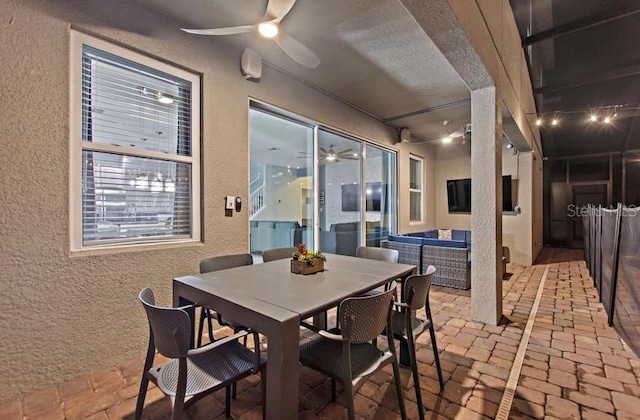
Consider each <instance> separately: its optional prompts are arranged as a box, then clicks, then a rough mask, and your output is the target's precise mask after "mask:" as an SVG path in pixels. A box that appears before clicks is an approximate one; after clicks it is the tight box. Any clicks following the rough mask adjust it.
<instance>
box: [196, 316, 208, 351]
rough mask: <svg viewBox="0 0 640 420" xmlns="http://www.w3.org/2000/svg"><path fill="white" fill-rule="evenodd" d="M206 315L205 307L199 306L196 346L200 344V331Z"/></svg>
mask: <svg viewBox="0 0 640 420" xmlns="http://www.w3.org/2000/svg"><path fill="white" fill-rule="evenodd" d="M205 316H207V309H206V308H205V307H201V308H200V322H198V344H197V345H196V347H200V346H201V345H202V333H203V332H204V331H203V330H204V318H205Z"/></svg>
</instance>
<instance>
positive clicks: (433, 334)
mask: <svg viewBox="0 0 640 420" xmlns="http://www.w3.org/2000/svg"><path fill="white" fill-rule="evenodd" d="M429 335H431V347H433V358H434V359H435V360H436V369H437V370H438V380H439V381H440V391H442V390H443V389H444V380H443V379H442V368H441V367H440V356H439V355H438V345H437V344H436V332H435V330H434V328H433V323H432V324H431V326H430V327H429Z"/></svg>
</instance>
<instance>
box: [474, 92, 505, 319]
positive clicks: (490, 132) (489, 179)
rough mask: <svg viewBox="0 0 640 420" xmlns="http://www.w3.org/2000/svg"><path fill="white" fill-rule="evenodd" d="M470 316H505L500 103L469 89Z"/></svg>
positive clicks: (493, 95)
mask: <svg viewBox="0 0 640 420" xmlns="http://www.w3.org/2000/svg"><path fill="white" fill-rule="evenodd" d="M471 127H472V139H471V203H472V207H471V229H472V235H471V318H472V319H473V320H474V321H479V322H484V323H487V324H491V325H497V324H498V322H500V318H502V100H501V99H500V97H499V96H498V95H497V92H496V88H495V86H490V87H485V88H482V89H477V90H473V91H471Z"/></svg>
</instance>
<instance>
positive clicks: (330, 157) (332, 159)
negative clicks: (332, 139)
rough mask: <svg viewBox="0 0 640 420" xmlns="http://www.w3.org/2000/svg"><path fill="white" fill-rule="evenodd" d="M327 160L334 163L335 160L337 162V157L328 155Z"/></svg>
mask: <svg viewBox="0 0 640 420" xmlns="http://www.w3.org/2000/svg"><path fill="white" fill-rule="evenodd" d="M327 160H330V161H334V160H336V156H335V155H327Z"/></svg>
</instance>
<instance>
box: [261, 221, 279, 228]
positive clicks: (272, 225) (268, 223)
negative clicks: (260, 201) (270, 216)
mask: <svg viewBox="0 0 640 420" xmlns="http://www.w3.org/2000/svg"><path fill="white" fill-rule="evenodd" d="M258 227H260V228H271V229H273V228H275V227H276V222H272V221H267V220H259V221H258Z"/></svg>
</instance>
